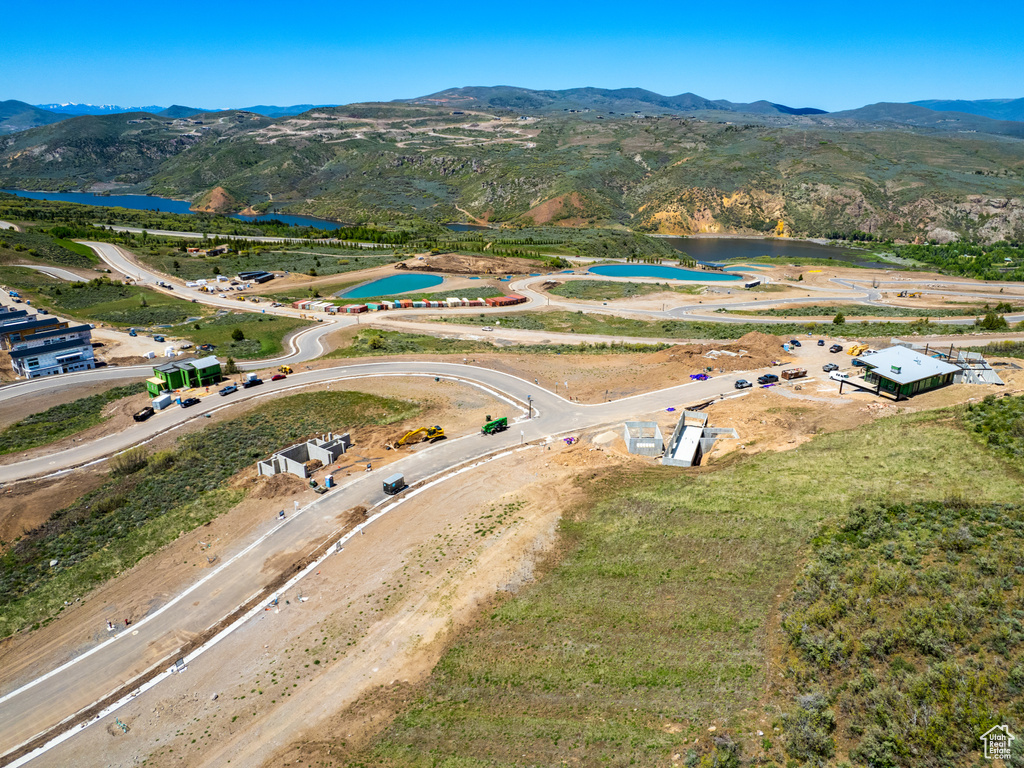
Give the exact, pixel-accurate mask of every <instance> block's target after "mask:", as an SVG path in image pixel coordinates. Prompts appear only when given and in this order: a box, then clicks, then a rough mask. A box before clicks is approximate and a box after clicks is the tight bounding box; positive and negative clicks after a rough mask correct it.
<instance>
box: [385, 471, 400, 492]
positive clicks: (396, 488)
mask: <svg viewBox="0 0 1024 768" xmlns="http://www.w3.org/2000/svg"><path fill="white" fill-rule="evenodd" d="M404 489H405V475H403V474H402V473H400V472H399V473H397V474H394V475H391V477H389V478H387V479H386V480H385V481H384V493H386V494H387V495H388V496H394V495H395V494H396V493H400V492H401V491H402V490H404Z"/></svg>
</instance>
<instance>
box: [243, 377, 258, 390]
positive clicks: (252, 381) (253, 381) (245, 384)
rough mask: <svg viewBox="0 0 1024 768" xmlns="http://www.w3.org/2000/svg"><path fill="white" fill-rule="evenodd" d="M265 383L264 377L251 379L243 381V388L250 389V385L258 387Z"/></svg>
mask: <svg viewBox="0 0 1024 768" xmlns="http://www.w3.org/2000/svg"><path fill="white" fill-rule="evenodd" d="M262 383H263V379H249V380H248V381H243V382H242V389H248V388H249V387H258V386H259V385H260V384H262Z"/></svg>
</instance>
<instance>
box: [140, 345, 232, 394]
mask: <svg viewBox="0 0 1024 768" xmlns="http://www.w3.org/2000/svg"><path fill="white" fill-rule="evenodd" d="M220 379H221V372H220V361H219V360H218V359H217V358H216V357H213V356H212V355H211V356H210V357H204V358H202V359H201V360H195V359H193V358H188V359H186V360H176V361H175V362H173V363H166V364H164V365H158V366H157V367H156V368H154V369H153V378H151V379H146V389H148V390H149V394H151V395H152V396H153V397H156V396H157V395H159V394H160V393H161V392H165V391H171V390H175V389H189V388H193V387H208V386H210V385H212V384H216V383H217V382H218V381H220Z"/></svg>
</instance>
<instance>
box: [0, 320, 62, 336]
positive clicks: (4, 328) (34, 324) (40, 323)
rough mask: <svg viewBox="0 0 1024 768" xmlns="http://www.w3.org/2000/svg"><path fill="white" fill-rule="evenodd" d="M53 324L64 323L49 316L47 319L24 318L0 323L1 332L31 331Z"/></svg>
mask: <svg viewBox="0 0 1024 768" xmlns="http://www.w3.org/2000/svg"><path fill="white" fill-rule="evenodd" d="M51 325H62V323H61V322H60V321H59V320H58V319H57V318H55V317H52V316H51V317H48V318H46V319H45V320H24V321H22V322H20V323H8V324H7V325H0V334H8V333H18V332H20V331H31V330H32V329H33V328H46V327H48V326H51Z"/></svg>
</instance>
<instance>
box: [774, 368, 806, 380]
mask: <svg viewBox="0 0 1024 768" xmlns="http://www.w3.org/2000/svg"><path fill="white" fill-rule="evenodd" d="M806 375H807V369H806V368H787V369H786V370H784V371H782V372H781V373H779V376H781V377H782V378H784V379H786V380H789V379H802V378H804V377H805V376H806Z"/></svg>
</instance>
